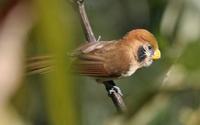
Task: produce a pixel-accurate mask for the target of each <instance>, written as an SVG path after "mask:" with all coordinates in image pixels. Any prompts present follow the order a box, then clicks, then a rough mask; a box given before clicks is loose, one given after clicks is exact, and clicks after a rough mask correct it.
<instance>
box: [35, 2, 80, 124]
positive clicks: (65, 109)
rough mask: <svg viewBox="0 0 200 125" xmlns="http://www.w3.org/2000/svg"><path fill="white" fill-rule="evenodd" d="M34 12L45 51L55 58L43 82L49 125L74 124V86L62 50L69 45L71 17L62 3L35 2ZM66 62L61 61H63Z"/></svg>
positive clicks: (71, 29)
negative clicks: (65, 19) (36, 15)
mask: <svg viewBox="0 0 200 125" xmlns="http://www.w3.org/2000/svg"><path fill="white" fill-rule="evenodd" d="M35 5H36V8H37V10H38V13H39V14H40V15H39V21H40V28H41V29H40V31H41V33H40V34H42V35H43V37H44V41H45V42H46V46H47V49H48V50H49V51H50V52H51V53H52V54H53V55H54V57H55V62H54V63H55V68H54V69H53V70H54V71H52V72H51V73H49V75H48V76H47V83H45V86H44V88H45V92H46V99H47V100H46V102H47V110H48V117H49V118H48V119H49V123H50V124H52V125H76V124H77V123H76V122H77V120H76V114H75V104H74V99H75V97H74V93H73V89H74V84H73V83H72V79H71V77H70V75H69V73H66V72H65V70H64V69H67V67H66V65H69V60H67V59H66V55H65V54H66V51H67V50H66V47H67V49H69V47H70V46H71V45H70V44H71V43H72V42H71V41H72V35H73V34H72V31H73V26H72V25H69V22H67V21H70V19H71V17H72V15H70V14H71V11H70V9H69V7H66V6H65V7H64V6H63V5H65V4H64V1H62V0H36V1H35ZM61 8H65V16H66V17H67V21H66V22H65V23H66V24H68V25H67V28H66V29H65V28H64V26H65V25H64V24H62V22H61V19H64V17H63V16H64V15H61V14H63V11H64V10H62V9H61ZM64 60H65V61H66V62H65V61H64Z"/></svg>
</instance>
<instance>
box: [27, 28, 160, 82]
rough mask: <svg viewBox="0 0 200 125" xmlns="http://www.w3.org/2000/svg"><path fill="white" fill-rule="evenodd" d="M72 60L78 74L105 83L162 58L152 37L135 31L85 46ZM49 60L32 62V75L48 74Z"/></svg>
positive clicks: (142, 31)
mask: <svg viewBox="0 0 200 125" xmlns="http://www.w3.org/2000/svg"><path fill="white" fill-rule="evenodd" d="M72 56H73V58H74V62H73V64H72V68H73V70H74V71H75V72H77V73H79V74H81V75H86V76H90V77H94V78H95V79H96V80H97V81H100V82H103V81H108V80H113V79H116V78H122V77H128V76H131V75H132V74H134V73H135V71H136V70H137V69H139V68H142V67H148V66H150V65H151V64H152V62H153V61H154V60H157V59H159V58H160V57H161V53H160V50H159V47H158V43H157V40H156V38H155V37H154V35H153V34H151V33H150V32H149V31H147V30H145V29H136V30H132V31H130V32H128V33H127V34H126V35H125V36H124V37H123V38H122V39H119V40H112V41H100V42H92V43H86V44H84V45H82V46H80V47H79V48H77V49H76V50H75V51H74V52H73V53H72ZM47 59H50V57H44V58H40V57H36V58H32V59H30V60H29V62H30V63H31V62H32V64H29V66H28V69H29V71H30V72H36V73H37V72H42V71H46V70H47V69H48V66H49V64H48V63H47V61H46V60H47Z"/></svg>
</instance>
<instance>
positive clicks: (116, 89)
mask: <svg viewBox="0 0 200 125" xmlns="http://www.w3.org/2000/svg"><path fill="white" fill-rule="evenodd" d="M103 83H104V85H105V87H106V90H107V91H108V94H109V95H112V94H113V93H115V92H116V93H118V94H120V95H121V96H123V94H122V91H121V89H120V88H119V87H118V86H116V84H115V83H114V81H112V80H110V81H105V82H103Z"/></svg>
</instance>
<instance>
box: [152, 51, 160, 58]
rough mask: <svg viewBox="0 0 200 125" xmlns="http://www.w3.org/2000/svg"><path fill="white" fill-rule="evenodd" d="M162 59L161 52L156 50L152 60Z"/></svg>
mask: <svg viewBox="0 0 200 125" xmlns="http://www.w3.org/2000/svg"><path fill="white" fill-rule="evenodd" d="M160 58H161V53H160V50H159V49H156V50H155V52H154V54H153V56H152V59H153V60H158V59H160Z"/></svg>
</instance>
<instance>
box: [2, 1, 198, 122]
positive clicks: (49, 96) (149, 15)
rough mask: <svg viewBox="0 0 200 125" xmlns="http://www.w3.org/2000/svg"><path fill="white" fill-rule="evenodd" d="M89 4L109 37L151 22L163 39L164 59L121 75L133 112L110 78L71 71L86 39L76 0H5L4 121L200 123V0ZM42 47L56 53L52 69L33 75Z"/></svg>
mask: <svg viewBox="0 0 200 125" xmlns="http://www.w3.org/2000/svg"><path fill="white" fill-rule="evenodd" d="M85 5H86V10H87V13H88V17H89V19H90V22H91V25H92V27H93V30H94V33H95V35H96V37H97V38H98V37H99V36H101V40H113V39H119V38H121V37H122V36H123V35H124V34H125V33H126V32H128V31H130V30H132V29H136V28H145V29H148V30H149V31H151V32H152V33H153V34H154V35H155V36H156V38H157V39H158V41H159V46H160V49H161V53H162V58H161V59H160V60H159V61H157V62H155V63H154V64H153V65H152V66H150V67H148V68H143V69H140V70H138V71H137V72H136V73H135V74H134V75H133V76H131V77H129V78H126V79H120V80H117V81H116V83H117V84H118V86H119V87H120V88H121V89H122V92H123V93H124V100H125V103H126V104H127V106H128V112H127V113H125V114H121V115H119V114H118V113H117V112H116V109H115V107H114V105H113V104H112V101H111V100H110V98H109V97H108V96H107V93H106V90H105V88H104V86H103V85H101V84H97V83H96V82H95V80H93V79H91V78H88V77H83V76H79V75H73V74H70V73H69V70H68V69H70V59H69V57H68V56H67V54H68V53H69V52H70V51H72V50H73V48H76V47H77V46H78V45H80V44H83V43H84V41H85V37H84V33H83V31H82V27H81V24H80V20H79V19H80V18H79V14H78V13H77V7H76V6H75V5H74V4H73V2H71V1H68V0H32V1H22V0H21V1H20V0H18V1H17V0H1V1H0V74H1V75H0V79H1V80H0V88H1V89H0V99H1V100H0V125H200V56H199V55H200V1H199V0H85ZM38 55H54V57H55V58H54V61H53V62H54V67H53V69H52V72H49V73H46V74H34V75H28V74H27V73H26V65H27V64H26V60H27V59H28V58H30V57H33V56H38ZM11 62H12V63H11Z"/></svg>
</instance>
